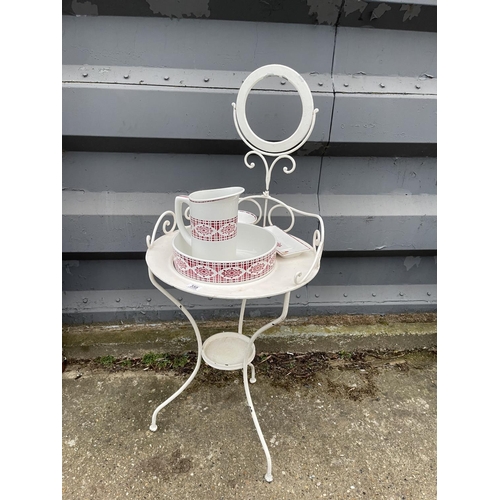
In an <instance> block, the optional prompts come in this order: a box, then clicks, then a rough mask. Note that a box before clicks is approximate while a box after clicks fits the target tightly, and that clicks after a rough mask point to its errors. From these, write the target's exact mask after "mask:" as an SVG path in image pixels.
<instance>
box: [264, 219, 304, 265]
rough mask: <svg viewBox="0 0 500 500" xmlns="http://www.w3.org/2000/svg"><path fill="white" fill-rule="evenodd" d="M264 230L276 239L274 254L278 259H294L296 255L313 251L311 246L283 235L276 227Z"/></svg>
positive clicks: (290, 236)
mask: <svg viewBox="0 0 500 500" xmlns="http://www.w3.org/2000/svg"><path fill="white" fill-rule="evenodd" d="M264 229H266V230H267V231H269V232H270V233H271V234H272V235H274V237H275V238H276V243H277V246H276V253H277V254H278V255H279V256H280V257H285V258H287V257H295V256H296V255H300V254H301V253H304V252H308V251H310V250H312V249H313V248H312V247H311V245H308V244H307V243H306V242H305V241H302V240H300V239H299V238H296V237H295V236H292V235H291V234H288V233H285V231H283V229H280V228H279V227H278V226H267V227H265V228H264Z"/></svg>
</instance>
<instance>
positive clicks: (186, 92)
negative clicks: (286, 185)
mask: <svg viewBox="0 0 500 500" xmlns="http://www.w3.org/2000/svg"><path fill="white" fill-rule="evenodd" d="M236 97H237V91H236V90H232V89H229V90H228V89H210V88H204V89H200V88H181V87H177V88H171V87H166V86H164V87H157V86H140V85H105V84H79V83H71V84H65V85H64V87H63V93H62V106H63V117H62V128H63V133H64V135H70V136H97V137H123V138H128V137H130V138H134V137H139V138H159V139H164V138H167V139H190V140H199V139H208V140H232V141H236V140H238V139H239V136H238V134H237V132H236V129H235V126H234V121H233V108H232V103H233V102H235V101H236ZM255 97H259V98H258V99H256V100H255V101H254V105H253V106H252V107H251V108H250V110H251V111H249V113H248V120H249V123H251V124H252V125H253V128H254V129H255V131H256V132H257V133H259V135H260V136H261V137H264V138H265V139H266V140H282V139H283V138H286V137H288V135H291V133H293V131H294V130H293V129H292V130H290V129H291V127H292V125H291V124H297V125H298V123H299V117H298V116H297V114H298V113H297V109H296V105H297V102H296V101H295V100H298V97H297V96H296V95H294V94H292V93H285V92H283V93H280V94H275V95H269V93H267V94H262V95H261V94H258V95H257V96H255ZM288 101H291V105H288ZM314 101H315V105H316V106H317V107H318V108H320V110H321V111H320V112H319V113H318V115H317V118H316V125H315V127H314V131H313V133H312V134H311V137H310V141H314V142H324V143H326V142H328V136H329V133H330V120H331V113H332V107H333V94H330V95H328V94H319V95H315V96H314ZM299 102H300V101H299ZM277 116H279V122H278V120H277V119H276V118H275V117H277ZM278 123H279V124H280V126H276V125H277V124H278ZM273 125H274V126H273ZM240 141H241V140H240Z"/></svg>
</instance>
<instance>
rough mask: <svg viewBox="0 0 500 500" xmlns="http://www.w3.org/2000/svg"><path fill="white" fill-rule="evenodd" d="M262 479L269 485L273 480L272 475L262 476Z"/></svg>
mask: <svg viewBox="0 0 500 500" xmlns="http://www.w3.org/2000/svg"><path fill="white" fill-rule="evenodd" d="M264 479H265V480H266V481H267V482H268V483H270V482H272V480H273V475H272V474H266V475H265V476H264Z"/></svg>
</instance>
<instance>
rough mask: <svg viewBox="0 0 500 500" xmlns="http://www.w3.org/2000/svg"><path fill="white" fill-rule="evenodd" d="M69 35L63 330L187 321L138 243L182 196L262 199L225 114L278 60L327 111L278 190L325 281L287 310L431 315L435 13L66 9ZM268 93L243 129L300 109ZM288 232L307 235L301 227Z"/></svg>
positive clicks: (211, 7)
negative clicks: (246, 83) (247, 82)
mask: <svg viewBox="0 0 500 500" xmlns="http://www.w3.org/2000/svg"><path fill="white" fill-rule="evenodd" d="M62 27H63V40H62V47H63V54H62V60H63V75H62V80H63V82H62V105H63V106H62V109H63V116H62V128H63V138H62V144H63V163H62V164H63V170H62V174H63V175H62V176H63V192H62V196H63V214H62V216H63V249H62V252H63V256H62V257H63V259H62V261H63V262H62V264H63V284H62V286H63V304H62V309H63V321H64V322H65V323H82V322H86V323H92V322H101V321H120V320H131V321H146V320H155V319H169V318H174V317H178V316H177V315H178V314H179V312H178V311H177V309H176V308H175V307H174V306H173V305H171V304H167V303H166V301H165V299H164V298H163V296H162V295H161V294H160V293H159V292H158V291H157V290H156V289H154V288H153V286H152V285H151V284H150V282H149V279H148V277H147V268H146V265H145V262H144V254H145V251H146V235H148V234H151V233H152V229H153V226H154V224H155V222H156V219H157V218H158V216H159V215H160V214H161V213H162V212H163V211H164V210H167V209H171V208H173V199H174V197H175V196H176V195H177V194H179V193H187V192H189V191H192V190H195V189H203V188H209V187H220V186H228V185H233V184H234V185H236V184H237V185H243V186H244V187H245V188H246V193H247V194H253V193H260V192H261V191H262V190H263V189H264V174H263V172H257V169H258V167H256V168H255V169H254V170H252V171H251V170H249V169H247V168H246V167H245V165H244V163H243V155H244V154H245V153H246V152H247V150H248V149H247V148H246V146H245V145H244V144H243V142H242V141H241V139H240V138H239V136H238V135H237V132H236V130H235V127H234V123H233V117H232V107H231V103H232V102H234V101H235V99H236V95H237V92H238V89H239V87H240V85H241V83H242V81H243V80H244V78H245V77H246V76H247V75H248V74H249V73H250V72H252V71H253V70H255V69H256V68H258V67H260V66H262V65H265V64H271V63H275V64H284V65H286V66H290V67H291V68H293V69H295V70H296V71H298V72H299V73H301V74H302V75H303V76H304V78H305V79H306V81H307V82H308V84H309V86H310V88H311V90H312V92H313V97H314V103H315V106H316V107H317V108H319V110H320V111H319V113H318V115H317V121H316V125H315V128H314V132H313V133H312V135H311V137H310V140H309V141H308V142H307V143H306V144H305V145H304V146H303V147H302V148H301V150H300V151H299V152H297V153H296V154H295V157H296V159H297V168H296V171H295V172H294V173H293V174H291V175H288V176H287V175H285V174H284V173H283V172H281V171H279V172H276V173H275V174H274V175H273V184H272V186H271V193H272V194H273V195H276V196H278V197H281V198H283V199H284V200H285V201H289V202H290V203H291V204H292V205H294V206H297V207H298V208H301V209H303V210H306V211H309V212H316V213H320V214H321V215H322V217H323V218H324V221H325V230H326V242H325V253H324V257H323V260H322V265H321V270H320V273H319V275H318V276H317V277H316V278H315V279H314V280H313V281H312V282H311V283H310V284H309V285H307V286H306V287H304V288H303V289H301V290H299V291H298V292H297V293H295V294H293V300H292V303H291V314H323V313H345V312H350V313H388V312H404V311H433V310H435V309H436V306H437V298H436V288H437V287H436V255H437V242H436V224H437V214H436V151H437V148H436V94H437V74H436V2H435V1H432V0H420V2H419V3H417V4H411V5H410V4H406V3H403V2H400V1H391V2H372V1H358V0H351V1H349V0H338V1H333V0H332V1H320V0H317V1H312V0H309V1H306V0H293V1H290V2H284V1H269V2H259V1H246V2H230V1H229V0H225V1H222V0H219V1H214V0H203V1H201V0H191V1H188V2H170V1H167V0H156V1H154V0H149V1H147V0H142V1H137V2H119V1H109V0H107V1H105V0H94V1H91V2H89V1H86V2H78V1H76V0H73V1H71V2H70V1H63V17H62ZM262 83H263V85H262V86H261V88H260V90H257V91H254V92H252V95H251V97H250V98H249V101H248V106H247V110H248V115H249V121H250V124H251V125H252V128H253V129H254V130H255V131H256V132H257V133H258V134H259V135H261V136H263V137H265V138H266V139H268V140H280V139H283V138H285V137H287V136H288V135H290V134H291V133H292V132H293V130H294V129H295V127H296V124H297V123H298V120H299V117H300V100H299V99H298V97H297V95H296V93H294V92H293V91H292V90H293V89H292V87H290V86H289V84H285V85H282V84H281V83H280V82H279V81H276V82H274V81H270V82H269V83H268V82H265V83H264V82H262ZM264 85H265V87H264ZM294 230H295V234H297V235H298V236H299V237H303V238H306V239H308V240H309V239H310V238H311V230H310V229H309V228H308V227H307V226H306V225H305V224H302V223H301V221H300V220H298V222H297V224H296V226H295V228H294ZM175 295H176V296H177V297H179V298H182V299H183V300H184V303H185V304H186V305H187V306H189V307H190V308H191V311H192V312H193V313H194V315H195V316H197V317H213V316H215V315H219V314H221V313H222V314H229V315H232V314H236V313H235V312H234V313H233V310H234V311H235V310H236V307H237V304H232V303H231V302H229V301H215V300H213V301H210V300H208V299H204V298H199V297H196V296H193V295H188V294H182V293H180V292H175ZM279 302H280V301H279V299H276V300H260V301H251V302H249V304H248V310H249V313H250V314H252V315H254V316H255V315H266V314H273V313H274V312H275V310H277V309H278V308H279V307H280V306H279ZM233 308H234V309H233Z"/></svg>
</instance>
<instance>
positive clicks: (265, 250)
mask: <svg viewBox="0 0 500 500" xmlns="http://www.w3.org/2000/svg"><path fill="white" fill-rule="evenodd" d="M236 241H237V243H236V246H237V249H236V258H235V259H234V260H229V261H216V260H205V259H200V258H197V257H193V256H192V254H191V247H190V246H189V245H188V244H187V243H186V241H185V240H184V238H183V237H182V236H181V234H177V235H176V236H175V238H174V241H173V243H172V246H173V249H174V267H175V269H176V270H177V272H178V273H179V274H182V275H183V276H185V277H186V278H190V279H193V280H196V281H202V282H205V283H214V284H221V283H225V284H234V283H244V282H247V281H254V280H257V279H260V278H263V277H264V276H267V275H268V274H269V273H270V272H271V271H272V270H273V268H274V265H275V264H276V238H275V237H274V236H273V235H272V234H271V233H269V232H268V231H266V230H265V229H263V228H262V227H260V226H254V225H251V224H244V223H239V224H238V232H237V235H236Z"/></svg>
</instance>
